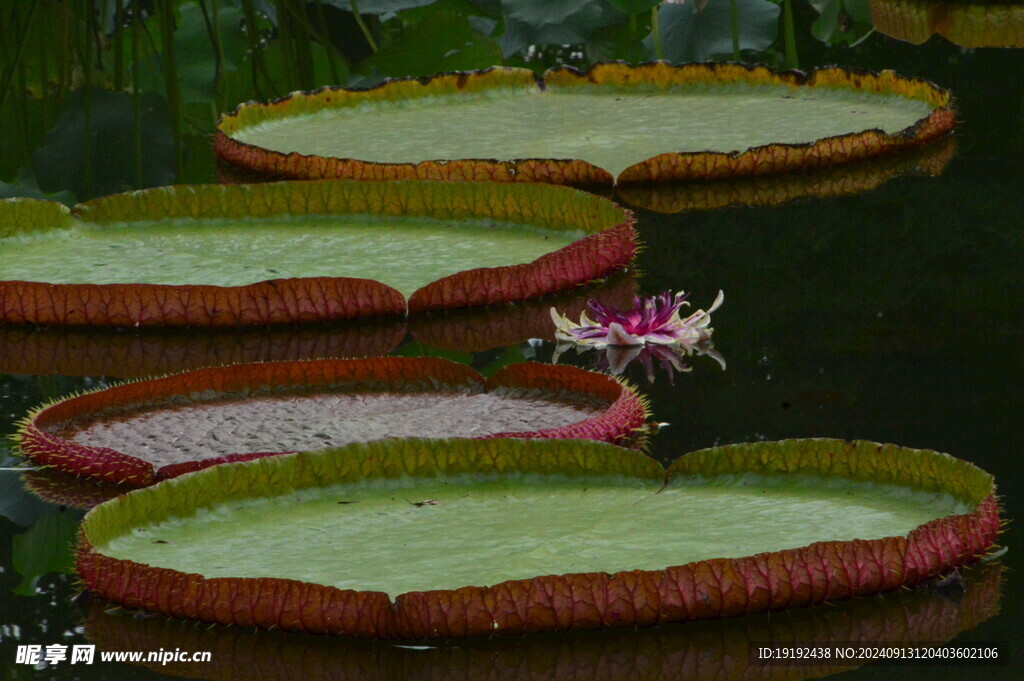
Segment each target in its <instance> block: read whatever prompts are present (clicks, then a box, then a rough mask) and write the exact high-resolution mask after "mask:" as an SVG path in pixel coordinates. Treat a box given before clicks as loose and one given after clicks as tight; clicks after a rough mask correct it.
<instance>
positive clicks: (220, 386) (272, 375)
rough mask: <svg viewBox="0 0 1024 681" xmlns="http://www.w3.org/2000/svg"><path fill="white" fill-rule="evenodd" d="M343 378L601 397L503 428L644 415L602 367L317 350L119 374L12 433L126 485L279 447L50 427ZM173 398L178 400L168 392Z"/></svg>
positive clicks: (374, 387)
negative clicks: (586, 407)
mask: <svg viewBox="0 0 1024 681" xmlns="http://www.w3.org/2000/svg"><path fill="white" fill-rule="evenodd" d="M340 386H344V387H345V389H346V390H366V391H381V390H384V389H387V390H392V391H395V390H397V391H403V392H444V391H459V390H466V389H469V390H473V391H477V392H483V391H494V390H502V391H510V392H512V393H513V394H517V393H521V394H524V395H527V394H532V393H539V394H544V395H551V396H565V397H568V398H570V399H571V398H572V396H573V395H577V396H578V395H587V396H590V397H596V398H598V399H599V400H601V401H603V402H607V404H608V407H607V408H606V409H604V410H602V411H601V412H599V413H598V414H596V415H594V416H592V417H590V418H588V419H585V420H583V421H579V422H577V423H572V424H569V425H566V426H562V427H560V428H551V429H546V430H539V431H522V432H515V433H504V434H503V437H519V438H584V439H592V440H601V441H606V442H613V443H619V444H633V443H632V439H633V438H634V437H635V431H636V430H637V429H638V428H640V427H641V426H643V424H644V422H645V420H646V418H647V413H648V409H647V403H646V401H645V400H644V399H643V398H642V397H640V396H639V395H638V394H637V393H636V392H634V391H633V390H632V389H631V388H630V387H628V386H627V385H625V384H624V383H622V382H619V381H617V380H616V379H614V378H612V377H610V376H606V375H604V374H597V373H593V372H590V371H585V370H583V369H577V368H575V367H570V366H552V365H548V364H533V363H526V364H514V365H510V366H507V367H503V368H502V369H500V370H499V371H497V372H496V373H495V374H494V375H492V376H491V377H490V378H489V379H487V380H486V381H485V380H484V378H483V376H481V375H480V374H479V373H477V372H476V371H475V370H473V369H472V368H470V367H468V366H466V365H464V364H457V363H455V362H451V361H448V360H446V359H441V358H438V357H378V358H367V359H321V360H306V361H293V362H266V363H257V364H237V365H234V366H228V367H209V368H206V369H198V370H195V371H188V372H184V373H180V374H173V375H171V376H165V377H163V378H155V379H149V380H142V381H134V382H129V383H123V384H121V385H117V386H113V387H110V388H105V389H100V390H95V391H92V392H87V393H84V394H81V395H77V396H72V397H69V398H66V399H63V400H58V401H56V402H54V403H51V404H47V405H43V406H42V407H39V408H37V409H35V410H33V411H32V412H31V413H30V414H29V415H28V416H27V417H26V418H25V419H24V420H23V422H22V423H21V427H20V428H19V430H18V432H17V434H16V435H15V436H14V437H15V440H16V441H17V443H18V452H19V453H20V454H21V455H23V456H25V457H26V458H28V459H31V460H33V461H35V462H36V463H39V464H41V465H43V466H52V467H53V468H55V469H57V470H59V471H63V472H65V473H72V474H75V475H81V476H85V477H89V478H95V479H97V480H102V481H104V482H111V483H123V484H127V485H132V486H139V487H141V486H146V485H151V484H153V483H155V482H157V481H159V480H164V479H167V478H173V477H176V476H178V475H181V474H183V473H189V472H192V471H196V470H200V469H203V468H208V467H210V466H215V465H218V464H222V463H229V462H233V461H247V460H250V459H257V458H262V457H266V456H274V455H277V454H284V453H289V452H240V453H238V454H232V455H228V456H219V457H213V458H209V459H202V460H197V461H188V462H184V463H176V464H168V465H165V466H162V467H160V468H155V467H154V466H153V464H151V463H150V462H148V461H144V460H142V459H139V458H137V457H134V456H131V455H129V454H125V453H124V452H119V451H117V450H114V449H110V448H106V447H96V446H92V445H84V444H79V443H76V442H72V441H70V440H66V439H64V438H63V437H61V435H60V434H59V431H60V430H61V429H62V428H63V427H64V425H65V424H67V423H69V422H72V421H74V420H76V419H82V418H88V417H89V416H90V415H99V414H102V413H103V412H107V413H117V412H119V411H125V410H131V409H133V408H136V407H138V406H142V405H145V404H153V403H154V402H168V401H172V400H175V398H182V397H183V398H185V399H189V396H190V395H191V394H193V393H203V392H204V391H214V392H217V393H240V394H251V393H252V392H255V391H268V390H270V391H272V390H273V389H278V388H283V389H287V388H303V389H307V388H318V387H322V388H324V389H326V390H329V389H332V388H335V387H340ZM173 403H174V404H178V403H180V400H175V401H174V402H173Z"/></svg>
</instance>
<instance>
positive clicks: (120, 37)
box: [114, 0, 124, 92]
mask: <svg viewBox="0 0 1024 681" xmlns="http://www.w3.org/2000/svg"><path fill="white" fill-rule="evenodd" d="M123 17H124V0H116V1H115V2H114V90H115V91H117V92H120V91H121V90H122V89H123V88H124V34H123V33H122V31H121V20H122V18H123Z"/></svg>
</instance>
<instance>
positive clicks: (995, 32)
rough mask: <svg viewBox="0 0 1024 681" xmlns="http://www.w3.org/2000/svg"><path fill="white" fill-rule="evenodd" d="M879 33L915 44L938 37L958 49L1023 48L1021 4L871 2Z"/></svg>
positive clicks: (978, 0)
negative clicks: (933, 35) (934, 35)
mask: <svg viewBox="0 0 1024 681" xmlns="http://www.w3.org/2000/svg"><path fill="white" fill-rule="evenodd" d="M871 21H872V22H873V23H874V25H875V28H876V29H878V31H879V32H881V33H884V34H886V35H888V36H892V37H893V38H897V39H899V40H905V41H906V42H909V43H914V44H915V45H920V44H921V43H923V42H925V41H927V40H928V39H929V38H930V37H931V36H932V34H933V33H934V34H938V35H941V36H942V37H944V38H945V39H946V40H948V41H949V42H951V43H954V44H956V45H960V46H962V47H1024V5H1021V4H1020V3H1011V2H992V1H991V0H973V1H972V0H955V1H952V2H951V1H949V0H871Z"/></svg>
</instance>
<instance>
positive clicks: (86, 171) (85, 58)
mask: <svg viewBox="0 0 1024 681" xmlns="http://www.w3.org/2000/svg"><path fill="white" fill-rule="evenodd" d="M95 13H96V6H95V3H94V0H88V2H86V3H85V16H84V17H82V18H83V24H84V26H83V27H82V29H83V30H81V31H80V33H79V40H80V41H81V42H80V43H79V46H78V47H79V59H80V60H81V63H82V119H83V120H82V129H83V130H82V163H83V167H82V184H83V185H84V187H85V193H86V194H87V195H88V196H89V198H91V197H92V191H93V181H92V179H93V178H92V160H93V157H92V153H93V144H92V142H93V140H92V29H93V25H92V17H93V15H94V14H95Z"/></svg>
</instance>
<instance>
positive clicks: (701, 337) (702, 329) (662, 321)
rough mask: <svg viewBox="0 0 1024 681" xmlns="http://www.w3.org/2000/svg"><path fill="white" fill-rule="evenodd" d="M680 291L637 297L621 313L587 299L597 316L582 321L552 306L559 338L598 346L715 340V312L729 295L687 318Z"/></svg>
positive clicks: (721, 294) (687, 343)
mask: <svg viewBox="0 0 1024 681" xmlns="http://www.w3.org/2000/svg"><path fill="white" fill-rule="evenodd" d="M686 296H687V294H686V293H684V292H682V291H680V292H679V293H677V294H675V296H673V295H672V292H671V291H666V292H665V293H662V294H661V295H659V296H654V297H651V298H646V299H641V298H640V296H637V297H635V298H634V299H633V307H632V309H630V310H627V311H626V312H620V311H618V310H613V309H610V308H608V307H605V306H604V305H602V304H601V303H599V302H597V301H596V300H589V301H587V306H588V307H589V308H590V312H592V313H593V315H594V317H595V318H594V319H591V318H590V317H589V316H587V311H584V312H583V313H582V314H581V315H580V321H579V324H577V323H576V322H574V321H572V320H571V319H569V318H568V317H567V316H566V315H560V314H558V311H557V310H555V308H551V319H552V321H554V323H555V338H557V339H558V340H559V341H562V342H567V343H575V344H577V345H585V346H589V347H593V348H597V349H601V348H606V347H609V346H611V347H633V346H643V345H697V344H698V343H704V342H707V341H708V340H710V339H711V333H712V331H714V329H712V328H711V326H710V324H711V313H712V312H714V311H715V310H717V309H718V308H719V307H720V306H721V305H722V301H724V300H725V295H724V294H723V293H722V292H721V291H719V292H718V296H717V297H716V298H715V302H714V303H712V305H711V307H710V308H708V310H707V311H704V310H697V311H696V312H694V313H693V314H691V315H689V316H688V317H686V318H683V317H682V316H681V315H680V314H679V311H680V309H681V308H682V307H683V306H684V305H686V306H689V304H690V303H689V302H688V301H687V300H686Z"/></svg>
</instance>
